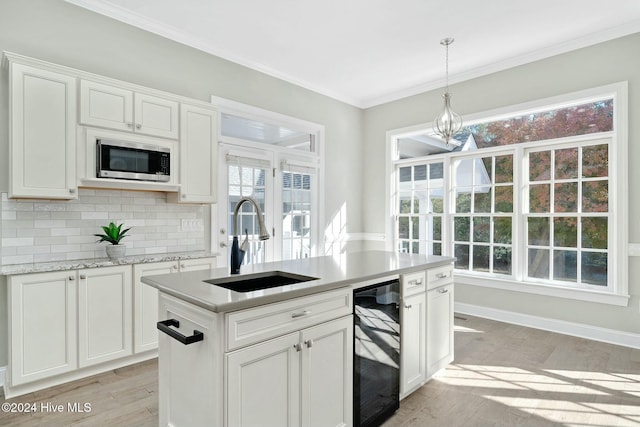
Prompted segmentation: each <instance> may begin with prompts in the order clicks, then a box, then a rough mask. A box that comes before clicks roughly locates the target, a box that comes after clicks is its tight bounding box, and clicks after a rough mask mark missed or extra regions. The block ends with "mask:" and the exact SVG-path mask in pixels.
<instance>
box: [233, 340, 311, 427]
mask: <svg viewBox="0 0 640 427" xmlns="http://www.w3.org/2000/svg"><path fill="white" fill-rule="evenodd" d="M301 351H302V346H300V334H299V333H298V332H294V333H291V334H289V335H285V336H282V337H280V338H274V339H272V340H269V341H265V342H263V343H260V344H255V345H252V346H250V347H246V348H244V349H242V350H237V351H234V352H232V353H227V354H226V355H225V362H226V373H227V377H226V381H225V389H226V397H227V399H226V423H225V425H226V426H229V427H231V426H233V427H263V426H278V427H297V426H299V425H300V387H301V386H300V352H301Z"/></svg>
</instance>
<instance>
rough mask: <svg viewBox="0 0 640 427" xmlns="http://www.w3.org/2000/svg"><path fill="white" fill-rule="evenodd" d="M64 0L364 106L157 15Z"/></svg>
mask: <svg viewBox="0 0 640 427" xmlns="http://www.w3.org/2000/svg"><path fill="white" fill-rule="evenodd" d="M64 1H66V2H67V3H71V4H73V5H75V6H79V7H82V8H84V9H87V10H90V11H92V12H95V13H98V14H100V15H104V16H107V17H109V18H113V19H115V20H116V21H120V22H123V23H125V24H129V25H131V26H133V27H136V28H140V29H142V30H145V31H148V32H150V33H153V34H156V35H159V36H161V37H164V38H166V39H169V40H173V41H175V42H178V43H180V44H183V45H186V46H189V47H192V48H194V49H197V50H200V51H202V52H205V53H209V54H211V55H214V56H217V57H219V58H222V59H224V60H227V61H230V62H233V63H235V64H238V65H242V66H244V67H247V68H250V69H252V70H255V71H258V72H260V73H263V74H266V75H269V76H271V77H275V78H277V79H279V80H283V81H285V82H288V83H291V84H294V85H296V86H300V87H301V88H303V89H307V90H309V91H311V92H315V93H318V94H320V95H324V96H327V97H329V98H333V99H335V100H338V101H341V102H344V103H346V104H349V105H352V106H355V107H359V108H362V106H361V105H360V104H361V102H360V100H359V99H356V98H353V97H351V96H348V95H345V94H342V93H337V92H335V91H332V90H330V89H327V88H323V87H319V86H317V85H314V84H312V83H310V82H307V81H305V80H302V79H299V78H297V77H295V76H292V75H289V74H287V73H283V72H280V71H278V70H275V69H273V68H270V67H268V66H266V65H264V64H262V63H260V62H256V61H251V60H250V59H247V58H244V57H241V56H238V55H236V54H234V53H232V52H230V51H228V50H225V49H220V48H218V47H213V46H211V45H210V44H208V43H207V42H206V41H205V40H204V39H202V38H199V37H193V36H190V35H187V34H185V33H184V32H182V31H181V30H179V29H177V28H175V27H172V26H170V25H167V24H164V23H162V22H159V21H156V20H154V19H149V18H147V17H145V16H142V15H140V14H138V13H135V12H131V11H130V10H128V9H125V8H123V7H120V6H117V5H114V4H112V3H105V2H103V1H100V0H64Z"/></svg>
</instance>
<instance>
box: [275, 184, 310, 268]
mask: <svg viewBox="0 0 640 427" xmlns="http://www.w3.org/2000/svg"><path fill="white" fill-rule="evenodd" d="M314 181H315V180H314V176H312V175H310V174H305V173H293V172H283V173H282V259H300V258H308V257H310V256H311V233H312V231H313V230H311V224H312V223H311V210H312V200H313V195H312V186H313V185H314Z"/></svg>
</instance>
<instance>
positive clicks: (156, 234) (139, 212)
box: [0, 189, 206, 265]
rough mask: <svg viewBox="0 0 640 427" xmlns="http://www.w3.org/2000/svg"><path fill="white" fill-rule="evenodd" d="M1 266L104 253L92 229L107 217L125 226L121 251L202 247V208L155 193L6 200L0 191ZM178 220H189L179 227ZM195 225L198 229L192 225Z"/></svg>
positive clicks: (81, 193)
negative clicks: (125, 231)
mask: <svg viewBox="0 0 640 427" xmlns="http://www.w3.org/2000/svg"><path fill="white" fill-rule="evenodd" d="M0 197H1V200H0V213H1V219H2V220H1V224H2V228H1V233H0V236H2V240H1V242H2V248H1V251H0V254H1V264H2V265H11V264H26V263H32V262H52V261H68V260H75V259H89V258H104V257H106V253H105V249H104V247H105V245H106V243H100V244H98V243H97V240H98V239H97V238H96V237H95V236H94V234H95V233H101V232H102V229H101V226H102V225H107V224H108V223H109V222H110V221H114V222H117V223H124V226H123V227H125V228H126V227H131V230H130V231H129V232H128V233H127V237H125V238H124V239H123V240H122V244H124V245H125V246H126V247H127V255H149V254H161V253H170V252H187V251H202V250H204V249H205V240H206V239H205V231H204V230H203V229H202V230H197V231H193V229H194V227H193V224H194V223H195V224H204V219H205V206H203V205H181V204H175V203H167V201H166V195H165V194H164V193H161V192H143V191H118V190H90V189H79V192H78V199H77V200H70V201H56V200H12V199H9V198H8V197H7V193H2V194H0ZM183 220H190V221H189V225H190V227H188V230H190V231H186V230H185V231H182V222H183ZM195 228H196V229H197V228H199V227H195Z"/></svg>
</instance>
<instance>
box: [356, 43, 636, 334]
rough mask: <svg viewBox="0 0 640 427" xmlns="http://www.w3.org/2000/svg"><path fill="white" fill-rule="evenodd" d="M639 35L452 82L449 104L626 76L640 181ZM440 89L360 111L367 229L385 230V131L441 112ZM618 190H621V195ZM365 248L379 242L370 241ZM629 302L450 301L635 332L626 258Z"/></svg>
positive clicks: (507, 98)
mask: <svg viewBox="0 0 640 427" xmlns="http://www.w3.org/2000/svg"><path fill="white" fill-rule="evenodd" d="M638 52H640V34H635V35H631V36H628V37H624V38H620V39H616V40H613V41H610V42H606V43H602V44H598V45H595V46H592V47H588V48H584V49H580V50H577V51H574V52H569V53H566V54H563V55H558V56H555V57H551V58H548V59H545V60H541V61H537V62H534V63H531V64H527V65H523V66H519V67H515V68H512V69H509V70H506V71H502V72H499V73H495V74H491V75H488V76H484V77H481V78H476V79H473V80H470V81H467V82H463V83H460V84H456V85H453V86H451V90H450V91H451V93H452V97H453V98H452V105H453V107H454V109H455V110H456V111H457V112H458V113H461V114H462V115H463V116H464V115H465V114H472V113H478V112H483V111H487V110H491V109H494V108H499V107H504V106H509V105H514V104H519V103H523V102H527V101H532V100H536V99H541V98H546V97H551V96H554V95H560V94H563V93H568V92H574V91H578V90H582V89H588V88H592V87H597V86H602V85H606V84H610V83H615V82H619V81H625V80H626V81H628V82H629V162H630V164H629V166H630V168H629V170H630V173H629V182H630V183H635V182H639V181H640V168H638V167H637V165H636V164H637V163H638V160H639V159H640V127H639V123H638V121H637V117H638V114H639V113H640V73H639V72H638V70H640V55H639V54H638ZM441 93H442V90H437V91H431V92H427V93H423V94H420V95H416V96H413V97H409V98H405V99H402V100H399V101H395V102H391V103H388V104H385V105H381V106H377V107H374V108H370V109H368V110H366V111H365V118H364V123H365V124H364V135H365V150H366V153H367V162H366V163H365V164H364V181H363V182H365V183H366V185H365V188H364V192H363V212H367V215H366V216H364V217H363V223H364V229H365V230H366V231H367V232H369V233H383V232H384V231H385V221H386V218H385V213H384V206H385V204H384V197H385V196H384V194H383V192H381V191H379V189H380V188H384V185H385V177H384V176H383V174H381V173H380V171H382V170H384V168H385V144H386V141H385V133H386V132H387V131H388V130H392V129H398V128H401V127H405V126H410V125H416V124H420V123H427V122H430V121H431V120H432V118H433V117H435V116H436V114H437V113H438V112H439V109H440V106H441V103H442V100H441V98H440V96H441ZM630 187H631V188H630V191H629V192H628V197H629V206H630V211H629V218H630V220H629V222H630V223H629V240H630V242H640V221H639V220H638V218H640V195H638V194H637V192H636V191H635V189H634V186H633V185H630ZM627 190H629V189H628V188H627V189H623V191H622V194H623V195H626V191H627ZM366 247H367V248H382V247H383V244H382V243H373V242H372V243H368V244H367V245H366ZM629 267H630V268H629V291H630V293H631V296H632V297H631V300H630V302H629V306H628V307H618V306H611V305H604V304H596V303H588V302H581V301H573V300H567V299H560V298H552V297H547V296H541V295H531V294H525V293H518V292H511V291H503V290H497V289H489V288H482V287H476V286H465V285H456V301H457V302H461V303H466V304H474V305H479V306H483V307H489V308H493V309H499V310H506V311H514V312H517V313H523V314H528V315H532V316H540V317H544V318H551V319H557V320H561V321H567V322H576V323H581V324H586V325H592V326H596V327H601V328H608V329H613V330H618V331H626V332H633V333H640V310H639V304H640V258H637V257H632V258H631V259H630V262H629Z"/></svg>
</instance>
